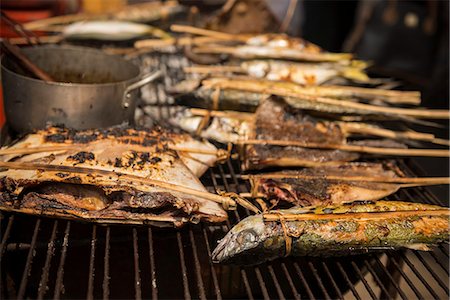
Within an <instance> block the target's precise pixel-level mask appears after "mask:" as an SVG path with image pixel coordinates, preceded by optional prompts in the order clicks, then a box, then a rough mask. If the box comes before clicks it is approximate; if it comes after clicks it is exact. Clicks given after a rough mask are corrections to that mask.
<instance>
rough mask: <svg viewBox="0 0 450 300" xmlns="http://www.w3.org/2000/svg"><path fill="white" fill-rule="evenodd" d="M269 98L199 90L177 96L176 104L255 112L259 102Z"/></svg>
mask: <svg viewBox="0 0 450 300" xmlns="http://www.w3.org/2000/svg"><path fill="white" fill-rule="evenodd" d="M267 97H268V95H264V94H258V93H252V92H245V91H236V90H228V89H223V90H222V89H221V90H216V89H210V88H199V89H197V90H196V91H193V92H191V93H184V94H179V95H177V96H175V102H176V103H177V104H178V105H182V106H189V107H196V108H203V109H219V110H235V111H244V112H254V111H255V109H256V107H257V106H258V104H259V102H260V101H261V100H262V99H265V98H267ZM215 98H216V99H215ZM216 102H217V103H216ZM215 106H216V107H215Z"/></svg>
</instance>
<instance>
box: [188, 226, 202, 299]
mask: <svg viewBox="0 0 450 300" xmlns="http://www.w3.org/2000/svg"><path fill="white" fill-rule="evenodd" d="M189 239H190V241H191V246H192V253H193V256H194V266H195V275H196V277H197V287H198V294H199V298H200V299H206V294H205V287H204V285H203V279H202V270H201V266H200V262H199V260H198V254H197V252H198V251H197V244H196V243H195V238H194V234H193V232H192V228H189Z"/></svg>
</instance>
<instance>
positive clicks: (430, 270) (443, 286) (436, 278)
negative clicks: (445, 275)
mask: <svg viewBox="0 0 450 300" xmlns="http://www.w3.org/2000/svg"><path fill="white" fill-rule="evenodd" d="M413 252H414V254H415V255H416V257H417V258H418V259H419V260H420V262H421V263H422V265H424V266H425V268H426V269H427V271H428V272H430V274H431V276H432V277H433V278H434V280H436V282H437V283H438V285H439V286H440V287H441V288H442V289H443V290H444V292H445V293H446V294H447V296H450V293H449V290H448V286H446V285H445V283H444V282H443V281H442V280H441V278H439V276H438V275H437V274H436V272H434V270H433V268H431V267H430V265H429V264H428V263H427V262H426V260H425V259H423V257H422V255H421V254H419V252H417V251H413Z"/></svg>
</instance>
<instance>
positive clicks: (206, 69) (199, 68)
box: [183, 66, 247, 74]
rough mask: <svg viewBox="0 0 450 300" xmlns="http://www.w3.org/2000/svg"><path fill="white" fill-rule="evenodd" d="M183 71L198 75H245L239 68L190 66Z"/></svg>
mask: <svg viewBox="0 0 450 300" xmlns="http://www.w3.org/2000/svg"><path fill="white" fill-rule="evenodd" d="M183 71H184V72H185V73H199V74H200V73H201V74H204V73H206V74H211V73H225V72H234V73H247V72H246V71H245V70H244V69H243V68H241V67H240V66H192V67H184V68H183Z"/></svg>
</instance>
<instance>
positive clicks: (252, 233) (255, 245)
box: [212, 215, 267, 265]
mask: <svg viewBox="0 0 450 300" xmlns="http://www.w3.org/2000/svg"><path fill="white" fill-rule="evenodd" d="M266 236H267V234H266V226H265V224H264V221H263V219H262V216H261V215H255V216H250V217H247V218H245V219H244V220H242V221H241V222H239V223H238V224H237V225H235V226H234V227H233V228H232V229H231V230H230V231H229V232H228V233H227V234H226V235H225V237H224V238H223V239H221V240H219V242H218V245H217V247H216V249H214V251H213V253H212V259H213V262H216V263H227V264H236V265H249V264H252V263H254V262H255V261H260V259H255V256H264V249H263V245H264V239H265V237H266Z"/></svg>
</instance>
